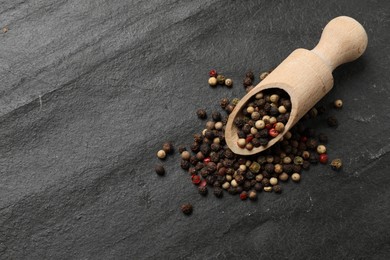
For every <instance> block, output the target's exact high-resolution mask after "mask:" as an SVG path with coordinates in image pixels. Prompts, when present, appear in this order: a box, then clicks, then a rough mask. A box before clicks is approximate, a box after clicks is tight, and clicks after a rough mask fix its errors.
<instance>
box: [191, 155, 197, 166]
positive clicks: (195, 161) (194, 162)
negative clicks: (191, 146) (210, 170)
mask: <svg viewBox="0 0 390 260" xmlns="http://www.w3.org/2000/svg"><path fill="white" fill-rule="evenodd" d="M198 162H199V160H198V158H196V156H195V155H193V156H191V157H190V163H191V164H192V165H194V166H195V165H196V164H197V163H198Z"/></svg>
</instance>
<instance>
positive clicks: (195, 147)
mask: <svg viewBox="0 0 390 260" xmlns="http://www.w3.org/2000/svg"><path fill="white" fill-rule="evenodd" d="M190 149H191V151H193V152H194V153H197V152H199V143H196V142H194V143H193V144H191V146H190ZM184 152H187V151H184ZM184 152H183V153H184ZM183 153H182V154H183Z"/></svg>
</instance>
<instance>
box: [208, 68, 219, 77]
mask: <svg viewBox="0 0 390 260" xmlns="http://www.w3.org/2000/svg"><path fill="white" fill-rule="evenodd" d="M217 75H218V74H217V71H216V70H214V69H212V70H210V71H209V76H210V77H217Z"/></svg>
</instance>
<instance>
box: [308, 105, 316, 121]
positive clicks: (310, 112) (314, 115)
mask: <svg viewBox="0 0 390 260" xmlns="http://www.w3.org/2000/svg"><path fill="white" fill-rule="evenodd" d="M317 115H318V111H317V109H316V108H315V107H313V108H312V109H310V111H309V116H310V117H311V118H316V117H317Z"/></svg>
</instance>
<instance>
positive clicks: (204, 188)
mask: <svg viewBox="0 0 390 260" xmlns="http://www.w3.org/2000/svg"><path fill="white" fill-rule="evenodd" d="M198 191H199V194H200V195H203V196H206V195H207V192H208V190H207V186H200V187H198Z"/></svg>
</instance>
